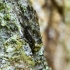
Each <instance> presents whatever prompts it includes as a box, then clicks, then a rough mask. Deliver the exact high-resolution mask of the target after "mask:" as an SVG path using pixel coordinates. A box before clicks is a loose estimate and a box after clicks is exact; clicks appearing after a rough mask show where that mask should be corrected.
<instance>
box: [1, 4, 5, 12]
mask: <svg viewBox="0 0 70 70" xmlns="http://www.w3.org/2000/svg"><path fill="white" fill-rule="evenodd" d="M3 9H5V4H3V3H0V11H1V10H3Z"/></svg>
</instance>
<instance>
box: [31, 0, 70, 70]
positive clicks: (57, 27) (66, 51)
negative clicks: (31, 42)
mask: <svg viewBox="0 0 70 70" xmlns="http://www.w3.org/2000/svg"><path fill="white" fill-rule="evenodd" d="M30 1H31V3H32V6H33V8H34V9H35V11H36V13H37V15H38V19H39V26H40V32H41V37H42V42H43V45H44V55H45V57H46V59H47V62H48V65H49V66H50V67H51V68H52V70H70V66H69V65H70V33H69V31H70V24H69V23H70V20H69V18H70V16H69V14H70V13H69V10H70V5H69V1H70V0H61V1H59V0H30Z"/></svg>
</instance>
